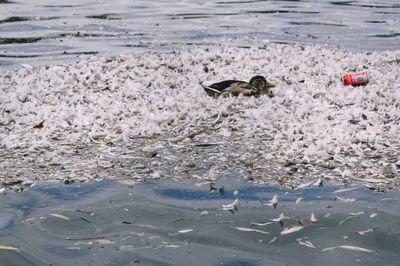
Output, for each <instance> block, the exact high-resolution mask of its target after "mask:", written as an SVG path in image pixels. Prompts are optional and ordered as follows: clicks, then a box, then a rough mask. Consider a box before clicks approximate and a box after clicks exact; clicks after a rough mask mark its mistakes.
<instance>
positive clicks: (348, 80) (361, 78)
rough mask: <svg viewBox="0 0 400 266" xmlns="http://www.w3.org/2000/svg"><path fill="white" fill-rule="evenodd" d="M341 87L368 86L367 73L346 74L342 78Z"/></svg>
mask: <svg viewBox="0 0 400 266" xmlns="http://www.w3.org/2000/svg"><path fill="white" fill-rule="evenodd" d="M342 82H343V85H345V86H348V85H352V86H365V85H367V84H368V82H369V79H368V73H367V72H357V73H347V74H344V75H343V76H342Z"/></svg>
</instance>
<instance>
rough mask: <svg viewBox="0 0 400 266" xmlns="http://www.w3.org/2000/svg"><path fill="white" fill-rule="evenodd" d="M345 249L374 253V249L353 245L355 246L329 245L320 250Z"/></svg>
mask: <svg viewBox="0 0 400 266" xmlns="http://www.w3.org/2000/svg"><path fill="white" fill-rule="evenodd" d="M338 248H341V249H347V250H353V251H360V252H367V253H375V252H376V251H375V250H370V249H366V248H361V247H355V246H336V247H329V248H324V249H322V250H321V251H322V252H324V251H329V250H335V249H338Z"/></svg>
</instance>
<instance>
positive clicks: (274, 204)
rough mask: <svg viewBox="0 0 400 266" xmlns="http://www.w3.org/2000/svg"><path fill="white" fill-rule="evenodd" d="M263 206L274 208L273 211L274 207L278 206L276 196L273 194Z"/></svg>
mask: <svg viewBox="0 0 400 266" xmlns="http://www.w3.org/2000/svg"><path fill="white" fill-rule="evenodd" d="M264 205H265V206H270V207H274V209H276V206H277V205H278V195H277V194H276V193H275V194H274V196H273V197H272V199H271V200H270V201H268V202H267V203H264Z"/></svg>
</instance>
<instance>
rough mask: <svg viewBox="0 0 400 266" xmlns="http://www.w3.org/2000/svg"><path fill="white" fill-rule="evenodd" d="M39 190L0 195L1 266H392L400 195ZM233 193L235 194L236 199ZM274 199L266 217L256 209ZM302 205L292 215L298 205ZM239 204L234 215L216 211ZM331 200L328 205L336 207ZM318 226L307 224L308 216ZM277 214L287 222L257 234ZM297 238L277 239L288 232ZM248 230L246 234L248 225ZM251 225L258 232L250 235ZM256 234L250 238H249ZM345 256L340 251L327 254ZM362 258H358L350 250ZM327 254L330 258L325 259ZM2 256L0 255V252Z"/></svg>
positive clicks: (246, 189) (187, 186) (166, 185)
mask: <svg viewBox="0 0 400 266" xmlns="http://www.w3.org/2000/svg"><path fill="white" fill-rule="evenodd" d="M222 185H223V186H224V189H225V192H224V194H220V193H219V192H217V191H216V192H213V193H209V187H208V185H204V186H195V185H194V184H192V183H175V182H173V181H157V182H156V183H150V182H148V183H142V184H137V185H134V186H133V187H130V186H127V185H122V184H118V183H115V182H111V181H101V182H95V183H90V184H83V185H76V184H73V185H69V186H66V185H55V184H50V185H49V184H38V185H36V186H35V187H33V188H31V189H30V190H28V191H26V192H23V193H19V194H15V193H8V194H6V195H4V194H2V195H0V202H1V205H0V245H5V246H12V247H16V248H18V250H0V261H1V262H2V264H1V265H9V266H10V265H50V264H51V265H244V266H249V265H321V264H323V265H398V262H399V261H400V258H399V254H398V247H399V245H400V219H399V212H398V210H399V207H398V206H399V202H400V194H399V192H387V193H381V194H379V193H375V192H371V191H369V190H366V189H364V188H356V187H355V188H354V190H351V191H346V192H339V193H334V191H335V190H337V189H339V188H338V187H333V186H328V187H323V188H308V189H302V190H298V191H289V190H285V189H281V188H276V187H265V186H253V185H249V184H243V183H240V182H237V181H232V180H230V181H228V180H225V181H223V182H220V183H219V184H217V185H216V186H217V187H220V186H222ZM235 190H237V192H235ZM274 193H277V196H278V199H279V203H278V205H277V208H276V209H274V208H273V207H270V206H264V205H262V204H261V202H266V201H268V200H269V199H271V198H272V196H273V195H274ZM300 196H301V197H303V199H302V201H301V202H300V203H299V204H298V205H296V203H295V201H296V199H298V197H300ZM235 198H238V199H239V203H238V207H239V208H238V212H235V214H232V213H230V212H229V211H224V210H222V208H221V205H222V204H228V203H231V202H232V201H233V200H234V199H235ZM335 199H336V200H335ZM312 212H313V213H314V214H315V217H316V218H317V219H318V221H317V222H316V223H311V222H310V220H309V219H308V218H309V217H310V214H311V213H312ZM280 213H284V216H287V217H288V218H287V219H285V220H284V224H283V226H282V227H281V226H280V224H279V223H273V224H267V225H263V224H262V223H265V222H270V221H271V219H274V218H277V217H278V216H279V214H280ZM299 221H301V222H302V223H303V225H304V228H303V229H302V230H300V231H297V232H293V233H289V234H286V235H281V231H282V230H283V229H284V228H286V227H290V226H295V225H296V226H297V225H299ZM252 223H253V224H252ZM254 223H258V226H257V225H255V224H254ZM248 228H250V230H252V229H256V230H259V231H249V229H248ZM338 246H351V247H350V249H349V247H347V249H346V248H335V249H331V250H329V248H330V247H338ZM354 247H357V248H363V250H359V249H358V250H354V249H356V248H354ZM326 248H328V250H325V249H326ZM0 249H2V248H1V247H0Z"/></svg>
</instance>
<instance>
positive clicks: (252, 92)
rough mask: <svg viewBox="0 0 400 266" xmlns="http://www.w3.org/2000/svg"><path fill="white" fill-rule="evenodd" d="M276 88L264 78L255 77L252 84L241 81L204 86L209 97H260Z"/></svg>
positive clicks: (251, 80)
mask: <svg viewBox="0 0 400 266" xmlns="http://www.w3.org/2000/svg"><path fill="white" fill-rule="evenodd" d="M272 87H275V85H274V84H272V83H269V82H267V80H266V79H265V78H264V77H263V76H254V77H252V78H251V79H250V82H245V81H241V80H224V81H221V82H217V83H213V84H211V85H210V86H203V88H204V90H205V91H206V92H207V94H208V95H209V96H212V97H219V96H229V95H232V96H239V95H244V96H259V95H261V94H268V95H272V94H271V93H270V90H269V89H270V88H272Z"/></svg>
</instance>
